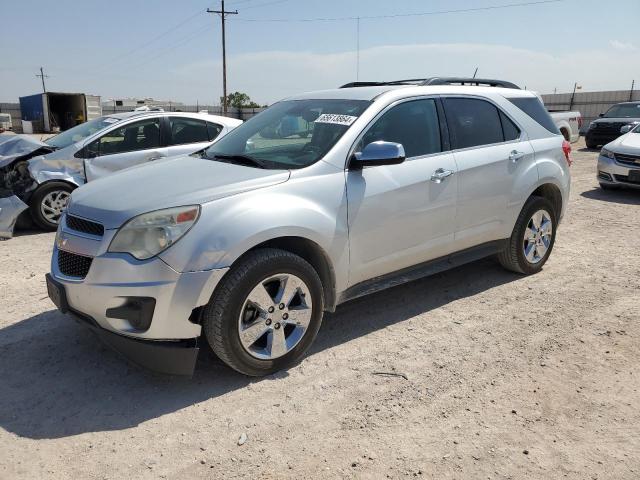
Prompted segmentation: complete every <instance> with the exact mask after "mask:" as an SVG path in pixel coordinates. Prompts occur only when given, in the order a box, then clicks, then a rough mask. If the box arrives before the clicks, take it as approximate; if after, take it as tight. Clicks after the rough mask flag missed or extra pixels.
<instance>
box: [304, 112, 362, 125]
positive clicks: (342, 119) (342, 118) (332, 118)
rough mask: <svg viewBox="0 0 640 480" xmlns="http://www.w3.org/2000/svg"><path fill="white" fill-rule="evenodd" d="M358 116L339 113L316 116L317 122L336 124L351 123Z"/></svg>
mask: <svg viewBox="0 0 640 480" xmlns="http://www.w3.org/2000/svg"><path fill="white" fill-rule="evenodd" d="M357 118H358V117H352V116H351V115H338V114H337V113H323V114H322V115H320V116H319V117H318V118H316V121H315V123H333V124H335V125H347V126H349V125H351V124H352V123H353V122H355V121H356V119H357Z"/></svg>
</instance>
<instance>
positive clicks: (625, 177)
mask: <svg viewBox="0 0 640 480" xmlns="http://www.w3.org/2000/svg"><path fill="white" fill-rule="evenodd" d="M614 177H615V179H616V180H617V181H619V182H625V183H632V184H634V185H640V181H637V180H629V176H628V175H614Z"/></svg>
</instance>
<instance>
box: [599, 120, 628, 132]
mask: <svg viewBox="0 0 640 480" xmlns="http://www.w3.org/2000/svg"><path fill="white" fill-rule="evenodd" d="M625 125H627V124H626V123H620V122H615V123H607V122H600V123H596V130H597V131H598V133H616V134H618V135H622V133H621V132H620V129H621V128H622V127H624V126H625Z"/></svg>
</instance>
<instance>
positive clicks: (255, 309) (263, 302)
mask: <svg viewBox="0 0 640 480" xmlns="http://www.w3.org/2000/svg"><path fill="white" fill-rule="evenodd" d="M323 302H324V298H323V290H322V283H321V281H320V278H319V277H318V274H317V272H316V271H315V269H314V268H313V267H312V266H311V265H310V264H309V263H308V262H306V261H305V260H304V259H302V258H301V257H299V256H297V255H294V254H292V253H290V252H287V251H284V250H279V249H272V248H265V249H260V250H256V251H254V252H251V253H249V254H248V255H247V256H246V257H245V258H243V259H242V260H240V262H239V263H238V264H237V265H235V266H233V267H232V268H231V270H230V271H229V272H228V273H227V274H226V275H225V277H224V278H223V279H222V281H221V282H220V285H218V287H217V288H216V291H215V292H214V294H213V296H212V297H211V300H210V301H209V303H208V304H207V305H206V306H205V308H204V310H203V314H202V320H203V322H202V324H203V328H204V332H205V335H206V338H207V341H208V342H209V345H210V346H211V348H212V350H213V351H214V353H215V354H216V355H217V356H218V357H219V358H220V359H221V360H222V361H224V362H225V363H226V364H227V365H229V366H230V367H231V368H233V369H235V370H237V371H238V372H240V373H243V374H245V375H249V376H263V375H269V374H271V373H274V372H276V371H278V370H281V369H283V368H287V367H289V366H290V365H292V364H294V363H296V362H297V361H298V360H299V359H300V358H301V357H302V356H303V355H304V354H305V352H306V351H307V349H308V348H309V347H310V346H311V344H312V343H313V340H314V339H315V337H316V334H317V333H318V330H319V328H320V324H321V322H322V312H323V310H324V305H323Z"/></svg>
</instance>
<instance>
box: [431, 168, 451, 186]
mask: <svg viewBox="0 0 640 480" xmlns="http://www.w3.org/2000/svg"><path fill="white" fill-rule="evenodd" d="M451 175H453V170H445V169H444V168H439V169H437V170H436V171H435V172H433V175H431V181H432V182H435V183H442V181H443V180H444V179H445V178H447V177H449V176H451Z"/></svg>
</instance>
